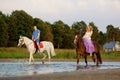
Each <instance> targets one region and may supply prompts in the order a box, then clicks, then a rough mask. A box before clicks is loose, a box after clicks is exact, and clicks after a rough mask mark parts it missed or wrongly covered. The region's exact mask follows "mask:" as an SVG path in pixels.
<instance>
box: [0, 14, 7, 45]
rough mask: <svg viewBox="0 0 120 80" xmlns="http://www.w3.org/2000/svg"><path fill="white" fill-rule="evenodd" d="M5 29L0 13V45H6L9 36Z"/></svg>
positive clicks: (5, 25)
mask: <svg viewBox="0 0 120 80" xmlns="http://www.w3.org/2000/svg"><path fill="white" fill-rule="evenodd" d="M7 29H8V26H7V24H6V23H5V21H4V19H3V18H2V15H0V47H7V43H8V37H9V36H8V32H7Z"/></svg>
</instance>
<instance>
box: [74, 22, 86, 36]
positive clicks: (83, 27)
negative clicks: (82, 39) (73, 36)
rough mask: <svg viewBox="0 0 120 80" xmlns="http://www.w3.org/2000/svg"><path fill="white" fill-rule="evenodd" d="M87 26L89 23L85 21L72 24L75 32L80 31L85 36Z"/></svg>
mask: <svg viewBox="0 0 120 80" xmlns="http://www.w3.org/2000/svg"><path fill="white" fill-rule="evenodd" d="M86 26H87V25H86V23H85V22H84V21H80V22H74V23H73V24H72V29H73V30H74V32H78V31H80V33H81V35H82V36H83V35H84V34H85V32H86Z"/></svg>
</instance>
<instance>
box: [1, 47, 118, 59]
mask: <svg viewBox="0 0 120 80" xmlns="http://www.w3.org/2000/svg"><path fill="white" fill-rule="evenodd" d="M55 52H56V56H55V57H52V58H53V59H76V52H75V49H55ZM101 56H102V59H106V60H113V59H114V60H115V59H116V60H120V52H107V53H105V52H103V51H101ZM28 57H29V54H28V52H27V49H26V48H0V58H1V59H2V58H12V59H22V58H28ZM34 57H35V58H42V55H41V54H35V55H34ZM89 58H90V57H89Z"/></svg>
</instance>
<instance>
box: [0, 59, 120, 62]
mask: <svg viewBox="0 0 120 80" xmlns="http://www.w3.org/2000/svg"><path fill="white" fill-rule="evenodd" d="M28 60H29V59H28V58H23V59H12V58H1V59H0V62H8V61H28ZM37 61H42V59H35V62H37ZM45 61H48V59H45ZM57 61H58V62H76V61H77V59H51V62H57ZM80 62H84V59H80ZM88 62H93V61H92V59H88ZM103 62H120V60H118V59H111V60H110V59H109V60H108V59H106V60H103Z"/></svg>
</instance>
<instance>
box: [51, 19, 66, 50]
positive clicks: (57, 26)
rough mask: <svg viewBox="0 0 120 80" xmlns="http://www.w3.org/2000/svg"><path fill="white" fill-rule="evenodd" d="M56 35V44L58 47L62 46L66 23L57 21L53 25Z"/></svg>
mask: <svg viewBox="0 0 120 80" xmlns="http://www.w3.org/2000/svg"><path fill="white" fill-rule="evenodd" d="M52 29H53V35H54V45H55V47H56V48H62V41H63V35H64V32H65V31H64V23H63V22H62V21H56V22H54V24H53V25H52Z"/></svg>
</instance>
